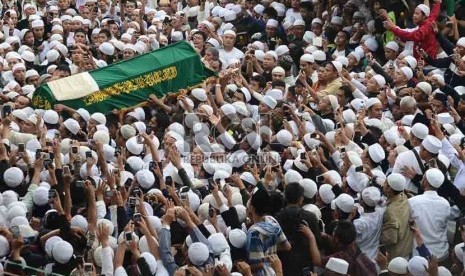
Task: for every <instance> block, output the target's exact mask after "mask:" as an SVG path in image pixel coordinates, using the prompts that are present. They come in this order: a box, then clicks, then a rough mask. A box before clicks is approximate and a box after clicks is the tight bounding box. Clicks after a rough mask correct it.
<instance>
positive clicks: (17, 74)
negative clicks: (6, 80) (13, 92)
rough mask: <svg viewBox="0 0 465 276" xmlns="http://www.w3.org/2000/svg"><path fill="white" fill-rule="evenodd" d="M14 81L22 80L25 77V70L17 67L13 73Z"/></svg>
mask: <svg viewBox="0 0 465 276" xmlns="http://www.w3.org/2000/svg"><path fill="white" fill-rule="evenodd" d="M13 76H14V78H15V80H16V81H18V82H23V81H24V80H25V79H26V71H25V70H24V69H18V70H16V71H15V72H14V73H13Z"/></svg>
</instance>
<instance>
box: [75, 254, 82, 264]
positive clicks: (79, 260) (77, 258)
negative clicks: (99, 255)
mask: <svg viewBox="0 0 465 276" xmlns="http://www.w3.org/2000/svg"><path fill="white" fill-rule="evenodd" d="M76 263H78V264H84V257H83V256H76Z"/></svg>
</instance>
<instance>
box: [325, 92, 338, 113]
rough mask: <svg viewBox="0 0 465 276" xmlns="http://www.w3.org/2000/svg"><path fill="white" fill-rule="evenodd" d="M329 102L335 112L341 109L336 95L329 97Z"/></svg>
mask: <svg viewBox="0 0 465 276" xmlns="http://www.w3.org/2000/svg"><path fill="white" fill-rule="evenodd" d="M328 99H329V102H330V104H331V108H332V109H333V111H335V110H336V109H338V108H339V102H338V100H337V97H336V96H334V95H328Z"/></svg>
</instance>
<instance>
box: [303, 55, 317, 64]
mask: <svg viewBox="0 0 465 276" xmlns="http://www.w3.org/2000/svg"><path fill="white" fill-rule="evenodd" d="M300 61H304V62H308V63H314V62H315V58H314V57H313V55H312V54H304V55H302V56H301V57H300Z"/></svg>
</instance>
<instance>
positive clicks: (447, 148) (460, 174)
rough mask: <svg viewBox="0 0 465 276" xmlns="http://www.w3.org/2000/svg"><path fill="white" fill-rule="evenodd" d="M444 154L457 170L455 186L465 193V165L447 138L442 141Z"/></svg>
mask: <svg viewBox="0 0 465 276" xmlns="http://www.w3.org/2000/svg"><path fill="white" fill-rule="evenodd" d="M441 142H442V149H441V151H442V153H443V154H444V155H445V156H446V157H447V158H448V159H449V160H450V164H451V165H452V166H454V168H456V169H457V174H456V175H455V178H454V185H455V187H457V189H459V190H460V192H461V193H463V192H464V191H465V163H464V162H463V161H462V160H460V159H459V158H458V157H457V155H455V154H456V153H457V151H456V150H455V149H454V148H453V147H452V145H451V143H450V142H449V140H447V138H444V139H442V141H441Z"/></svg>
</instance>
